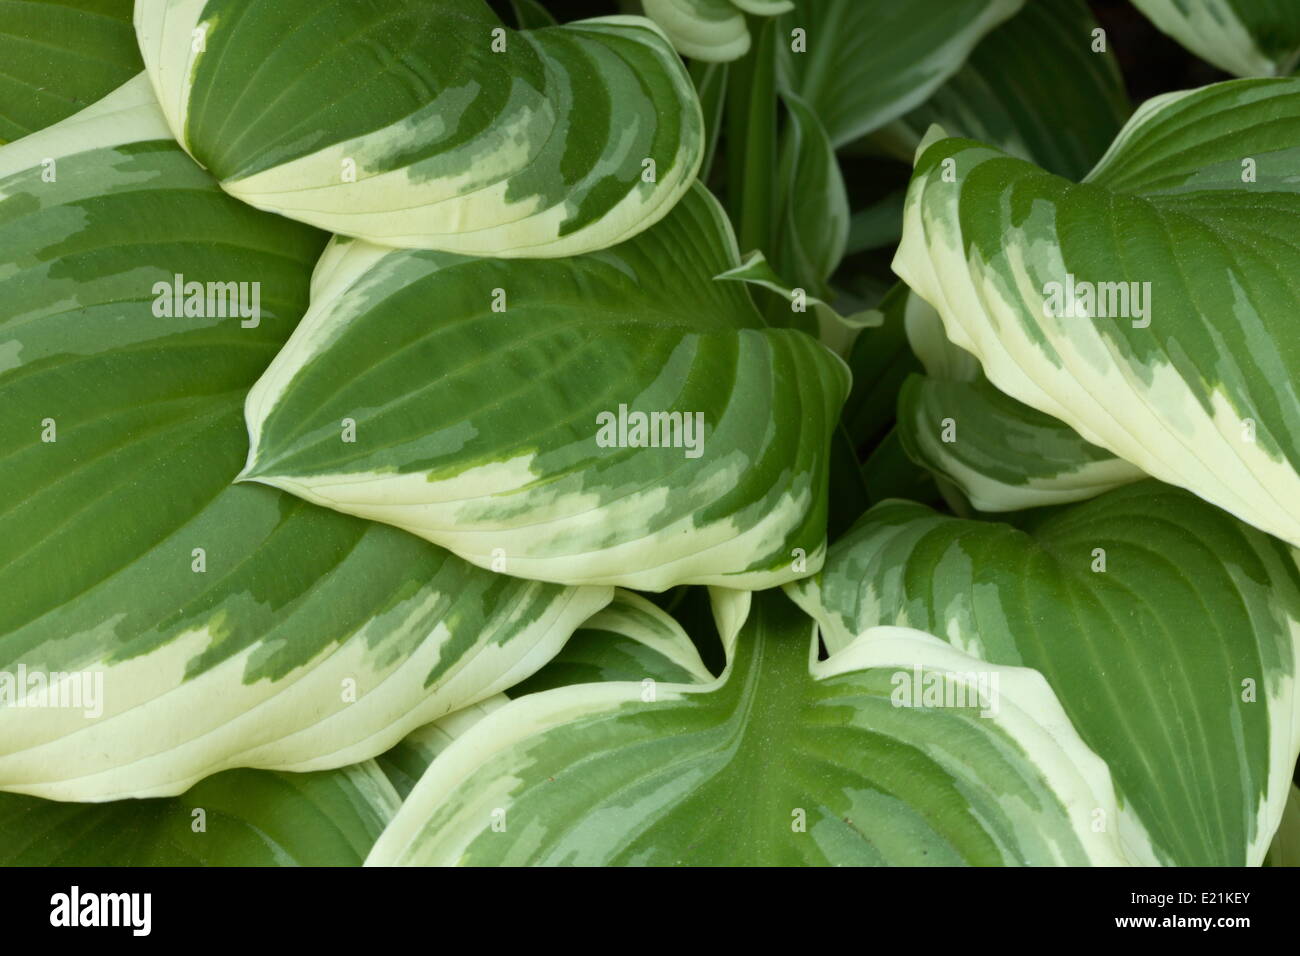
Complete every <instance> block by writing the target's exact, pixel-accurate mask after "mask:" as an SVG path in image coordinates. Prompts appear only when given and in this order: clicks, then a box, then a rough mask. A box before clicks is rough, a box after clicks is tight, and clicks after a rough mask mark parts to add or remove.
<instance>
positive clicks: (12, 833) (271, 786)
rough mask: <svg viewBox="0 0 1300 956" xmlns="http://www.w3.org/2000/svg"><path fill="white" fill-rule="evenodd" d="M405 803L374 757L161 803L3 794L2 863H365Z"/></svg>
mask: <svg viewBox="0 0 1300 956" xmlns="http://www.w3.org/2000/svg"><path fill="white" fill-rule="evenodd" d="M400 803H401V801H400V800H399V799H398V795H397V793H396V792H395V791H394V790H393V787H392V785H391V784H390V783H389V782H388V780H387V779H385V777H384V775H383V774H382V773H380V772H379V768H378V767H376V766H375V764H374V763H373V762H372V761H367V762H365V763H360V764H355V765H353V766H350V767H346V768H344V769H342V770H328V771H322V772H319V773H274V772H270V771H265V770H228V771H226V772H225V773H220V774H217V775H216V776H213V777H209V778H208V779H206V780H204V781H203V782H202V783H199V784H197V785H195V786H194V787H192V788H191V789H189V790H187V791H186V792H185V793H184V794H182V795H180V796H176V797H167V798H163V799H153V800H117V801H113V802H110V803H58V802H55V801H52V800H41V799H38V798H36V797H26V796H20V795H18V794H13V793H0V865H3V866H358V865H359V864H360V863H361V862H362V861H363V860H364V859H365V857H366V854H367V853H369V852H370V848H371V846H372V845H373V844H374V842H375V840H376V839H377V838H378V836H379V834H380V833H382V832H383V829H384V827H385V826H387V824H388V822H389V821H390V820H391V819H392V818H393V815H394V814H395V813H396V812H397V808H398V805H399V804H400Z"/></svg>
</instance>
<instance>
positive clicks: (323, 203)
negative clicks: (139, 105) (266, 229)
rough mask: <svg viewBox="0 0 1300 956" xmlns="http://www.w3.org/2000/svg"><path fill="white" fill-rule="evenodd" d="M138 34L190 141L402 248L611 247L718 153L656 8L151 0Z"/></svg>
mask: <svg viewBox="0 0 1300 956" xmlns="http://www.w3.org/2000/svg"><path fill="white" fill-rule="evenodd" d="M136 29H137V32H138V33H139V36H140V48H141V50H142V51H143V53H144V60H145V64H146V66H147V68H148V71H149V75H150V79H151V80H152V82H153V84H154V88H155V90H156V91H157V92H158V97H159V100H160V101H161V103H162V104H163V108H164V112H165V113H166V115H167V120H168V123H169V124H170V126H171V129H172V131H173V132H174V133H175V134H176V138H177V139H178V140H179V141H180V142H181V145H182V146H184V147H185V149H186V150H187V151H188V152H189V153H190V154H191V155H193V156H194V157H195V158H196V159H198V161H199V162H200V163H202V164H203V165H204V167H206V168H207V169H209V170H211V171H212V172H213V174H214V175H215V176H216V177H217V178H218V179H219V180H221V184H222V187H223V188H224V189H226V190H227V191H228V192H229V193H230V194H231V195H233V196H235V197H236V198H238V199H241V200H243V201H244V202H246V203H249V204H250V205H253V206H256V207H257V208H259V209H267V210H271V211H273V212H278V213H282V214H283V215H286V216H289V217H291V218H293V219H298V220H300V221H302V222H307V223H311V224H312V225H316V226H320V227H322V228H325V229H329V230H331V231H333V232H337V233H341V234H345V235H349V236H358V237H361V238H364V239H367V240H370V241H373V242H378V243H383V244H386V245H390V246H398V247H409V248H425V249H442V250H449V251H454V252H460V253H467V254H476V255H493V256H511V257H515V256H527V257H553V256H566V255H573V254H577V253H582V252H588V251H591V250H594V249H600V248H604V247H605V246H609V245H612V244H614V243H616V242H619V241H621V240H623V239H626V238H628V237H630V236H632V235H635V234H636V233H638V232H640V231H641V230H643V229H645V228H646V227H648V226H650V225H651V224H652V223H654V222H656V221H657V220H658V219H660V218H661V217H662V216H664V215H665V214H666V213H667V212H668V210H669V209H671V208H672V206H673V205H674V204H675V203H676V202H677V200H678V199H680V198H681V196H682V195H683V193H685V192H686V190H687V189H689V188H690V185H691V183H692V182H693V181H694V179H695V174H696V172H697V170H698V169H699V165H700V159H701V157H702V153H703V142H702V123H703V120H702V118H701V115H700V105H699V101H698V100H697V99H696V96H695V90H694V87H693V86H692V84H691V80H690V77H689V76H688V75H687V73H686V69H685V67H684V66H683V65H682V62H681V60H680V59H679V58H678V56H677V54H676V53H675V52H673V49H672V47H671V46H670V45H669V44H668V42H667V40H666V39H665V38H664V36H663V34H662V33H661V32H660V31H659V30H658V29H657V28H656V27H655V26H654V25H653V24H652V23H651V22H650V21H648V20H645V19H643V18H640V17H605V18H601V19H594V20H583V21H580V22H577V23H569V24H565V25H564V26H558V27H548V28H544V29H539V30H525V31H514V30H510V29H508V28H506V27H502V26H500V24H499V23H498V21H497V20H496V18H495V16H494V15H493V14H492V13H491V11H490V10H489V9H488V7H487V6H486V4H485V3H483V2H482V0H391V2H388V3H382V4H378V3H355V2H352V0H175V2H173V0H139V3H137V6H136ZM196 48H198V49H196Z"/></svg>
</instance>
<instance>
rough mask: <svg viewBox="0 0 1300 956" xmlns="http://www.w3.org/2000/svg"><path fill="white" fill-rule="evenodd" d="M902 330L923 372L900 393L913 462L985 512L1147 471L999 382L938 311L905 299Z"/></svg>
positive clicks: (903, 435)
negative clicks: (956, 341) (955, 340)
mask: <svg viewBox="0 0 1300 956" xmlns="http://www.w3.org/2000/svg"><path fill="white" fill-rule="evenodd" d="M905 310H906V319H905V321H906V327H907V334H908V338H909V340H910V342H911V345H912V350H913V351H914V352H915V353H916V354H917V355H918V356H920V358H921V359H922V360H923V361H924V363H925V367H926V372H927V373H928V374H926V375H912V376H909V377H908V379H907V381H906V382H905V383H904V384H903V387H902V391H901V393H900V394H899V398H898V416H899V417H898V436H899V439H900V440H901V441H902V443H903V448H904V449H905V450H906V451H907V454H908V457H910V458H911V459H912V460H913V461H915V462H916V463H917V464H920V465H924V466H925V467H926V468H928V469H930V470H931V471H932V472H934V473H935V474H936V475H940V476H942V477H943V478H945V479H947V480H948V481H951V482H953V483H955V484H956V485H957V487H959V488H960V489H961V491H962V493H963V494H964V495H965V496H966V497H967V498H968V499H969V500H970V503H971V504H972V505H974V506H975V507H976V508H978V509H979V510H980V511H1019V510H1021V509H1022V508H1034V507H1038V506H1041V505H1054V504H1066V503H1068V502H1072V501H1081V500H1083V499H1085V498H1092V497H1095V496H1096V495H1099V494H1101V493H1102V492H1103V491H1109V490H1110V489H1111V488H1117V487H1119V486H1120V485H1124V484H1128V483H1129V482H1132V481H1139V480H1141V479H1142V478H1145V477H1146V475H1145V474H1144V473H1143V472H1142V471H1141V469H1139V468H1136V467H1134V466H1133V465H1130V464H1129V463H1128V462H1126V461H1124V460H1123V459H1122V458H1116V457H1115V456H1114V455H1112V454H1110V452H1108V451H1105V450H1104V449H1101V448H1098V447H1097V446H1096V445H1092V444H1089V443H1088V442H1086V441H1084V440H1083V439H1082V438H1080V437H1079V434H1078V432H1076V431H1075V430H1074V429H1072V428H1071V427H1070V426H1069V425H1066V424H1065V423H1063V422H1061V421H1058V420H1057V419H1055V418H1053V417H1052V416H1050V415H1044V414H1043V413H1042V412H1040V411H1038V410H1037V409H1034V408H1030V407H1029V406H1028V405H1025V404H1022V403H1021V402H1018V401H1016V400H1015V399H1014V398H1012V397H1011V396H1009V395H1005V394H1003V393H1002V392H1000V391H998V390H997V389H996V388H994V387H993V386H992V385H991V384H990V383H989V380H988V379H987V378H985V377H984V373H983V371H981V370H980V367H979V363H978V362H977V361H976V360H975V357H974V356H972V355H971V354H970V353H969V352H966V351H964V350H962V349H959V348H958V347H957V346H955V345H953V344H952V343H951V342H949V341H948V339H947V337H946V336H945V335H944V331H943V323H942V322H941V321H940V319H939V315H938V313H936V312H935V311H934V309H933V308H932V307H931V306H930V305H929V304H928V303H926V302H925V301H924V300H923V299H921V298H920V297H919V296H917V295H915V294H912V293H909V294H908V295H907V304H906V306H905Z"/></svg>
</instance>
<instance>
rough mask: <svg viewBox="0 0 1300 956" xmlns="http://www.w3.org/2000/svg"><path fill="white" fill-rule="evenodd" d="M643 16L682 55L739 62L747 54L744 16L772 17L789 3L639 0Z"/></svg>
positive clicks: (769, 0)
mask: <svg viewBox="0 0 1300 956" xmlns="http://www.w3.org/2000/svg"><path fill="white" fill-rule="evenodd" d="M642 3H643V5H644V6H645V13H646V16H648V17H649V18H650V19H651V20H654V21H655V23H657V24H659V26H660V27H662V28H663V31H664V33H666V34H668V39H670V40H671V41H672V44H673V46H674V47H675V48H676V49H677V51H678V52H679V53H681V54H682V56H689V57H691V58H693V59H696V60H703V61H706V62H709V63H726V62H728V61H730V60H738V59H740V58H741V57H742V56H744V55H745V54H746V53H748V52H749V45H750V37H749V28H748V26H746V24H745V14H746V13H751V14H754V15H756V16H775V15H777V14H779V13H785V12H787V11H789V10H791V9H792V8H793V7H794V3H793V2H792V0H642Z"/></svg>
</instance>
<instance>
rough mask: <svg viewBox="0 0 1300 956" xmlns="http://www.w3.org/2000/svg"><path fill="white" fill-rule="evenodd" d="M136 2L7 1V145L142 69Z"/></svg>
mask: <svg viewBox="0 0 1300 956" xmlns="http://www.w3.org/2000/svg"><path fill="white" fill-rule="evenodd" d="M131 2H132V0H0V64H3V68H0V145H3V144H4V143H7V142H9V141H11V140H15V139H21V138H22V137H24V136H26V135H27V134H28V133H34V132H36V131H37V130H38V129H44V128H45V127H47V126H51V125H53V124H54V123H57V122H58V121H59V120H62V119H66V118H67V117H69V116H71V115H72V114H73V113H76V112H78V111H80V110H81V109H83V108H84V107H87V106H89V105H90V104H91V103H94V102H95V101H96V100H98V99H99V98H100V97H102V96H104V95H106V94H108V93H110V92H112V91H113V90H115V89H117V88H118V87H119V86H121V85H122V84H123V83H125V82H126V81H127V80H129V79H130V78H131V77H133V76H135V75H136V74H137V73H139V72H140V69H141V63H140V51H139V49H138V48H137V47H136V43H135V32H134V31H133V30H132V29H131Z"/></svg>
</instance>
